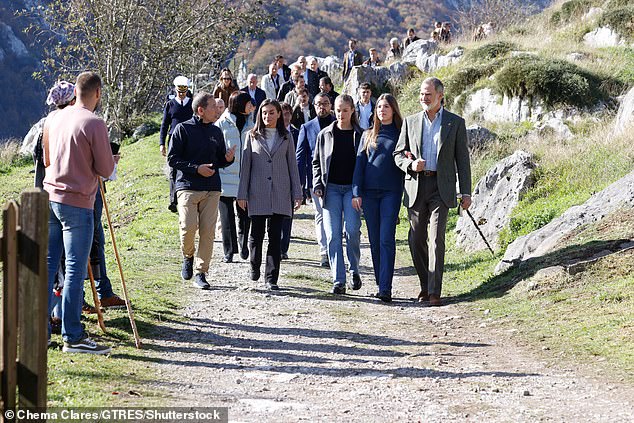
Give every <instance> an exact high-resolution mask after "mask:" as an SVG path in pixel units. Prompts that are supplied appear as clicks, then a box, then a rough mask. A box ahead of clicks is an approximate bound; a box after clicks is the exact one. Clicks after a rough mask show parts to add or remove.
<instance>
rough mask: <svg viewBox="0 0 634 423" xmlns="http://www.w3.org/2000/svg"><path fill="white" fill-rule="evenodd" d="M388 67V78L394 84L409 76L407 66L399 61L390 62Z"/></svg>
mask: <svg viewBox="0 0 634 423" xmlns="http://www.w3.org/2000/svg"><path fill="white" fill-rule="evenodd" d="M388 69H389V70H390V80H391V81H392V83H393V84H394V85H398V84H399V83H400V82H402V81H405V80H406V79H407V78H408V76H409V67H408V66H407V65H404V64H403V63H401V62H394V63H392V64H391V65H389V67H388Z"/></svg>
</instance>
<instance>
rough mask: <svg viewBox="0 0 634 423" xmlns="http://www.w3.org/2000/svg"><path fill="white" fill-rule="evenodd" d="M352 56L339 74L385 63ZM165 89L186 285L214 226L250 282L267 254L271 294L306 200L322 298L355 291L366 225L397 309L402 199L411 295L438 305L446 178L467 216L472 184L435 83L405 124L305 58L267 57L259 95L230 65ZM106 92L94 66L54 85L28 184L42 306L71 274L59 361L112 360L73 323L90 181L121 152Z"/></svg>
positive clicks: (460, 125)
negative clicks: (414, 290) (63, 356)
mask: <svg viewBox="0 0 634 423" xmlns="http://www.w3.org/2000/svg"><path fill="white" fill-rule="evenodd" d="M443 31H444V32H443ZM435 33H436V32H435ZM448 34H450V29H449V27H445V26H444V25H442V24H441V26H440V30H439V31H438V36H439V37H440V40H444V41H448V39H449V38H447V37H450V35H448ZM432 35H433V34H432ZM443 37H444V38H443ZM417 39H418V37H416V34H415V31H414V30H413V29H411V30H410V31H408V36H407V38H406V39H405V40H404V42H403V45H401V44H400V42H399V40H398V39H392V40H391V41H390V52H391V54H392V56H393V57H397V56H398V55H399V54H401V52H402V49H403V48H404V47H407V45H409V44H410V43H412V42H415V41H416V40H417ZM356 46H357V41H356V40H354V39H351V40H349V42H348V51H346V53H345V54H344V55H343V78H344V80H345V78H347V77H348V76H349V74H350V72H351V70H352V69H353V68H354V67H355V66H364V65H365V66H380V64H381V59H380V58H379V57H378V53H377V50H376V49H371V50H370V56H369V58H368V59H367V60H364V57H363V55H362V54H361V53H360V52H358V51H357V50H356ZM173 85H174V92H173V94H170V95H169V96H168V99H167V101H166V103H165V107H164V109H163V122H162V125H161V130H160V135H159V151H160V153H161V154H162V155H163V156H165V157H166V160H167V164H168V165H169V179H170V193H169V202H168V203H169V209H170V210H172V211H174V212H177V213H178V222H179V234H180V247H181V253H182V256H183V261H182V266H181V277H182V279H184V280H192V283H193V285H194V286H195V287H197V288H200V289H203V290H206V289H210V288H211V285H210V284H209V282H208V281H207V276H208V271H209V269H210V266H211V259H212V256H213V245H214V237H215V231H216V225H217V220H218V216H220V223H221V227H222V230H221V234H222V248H223V254H222V261H224V262H225V263H232V262H233V261H234V260H235V256H236V255H239V257H240V259H242V260H244V261H246V260H248V262H249V266H250V277H251V279H252V280H253V281H258V280H260V279H261V277H262V275H261V270H262V262H263V259H264V263H265V265H264V278H263V280H264V283H265V286H266V288H267V289H270V290H277V289H279V288H278V282H279V275H280V267H281V262H282V260H283V259H287V258H288V255H289V245H290V239H291V233H292V221H293V216H294V212H295V211H296V210H297V209H298V208H299V207H300V206H301V205H302V204H312V207H313V208H314V210H315V219H314V226H315V238H316V243H317V250H316V252H315V253H316V254H315V255H316V258H317V257H319V258H318V260H319V264H320V265H321V266H323V267H328V268H330V272H331V278H332V288H331V290H330V292H331V293H332V294H334V295H342V294H345V293H346V290H347V289H352V290H358V289H360V288H361V286H362V284H363V281H362V275H361V272H360V259H361V251H360V242H361V226H362V217H364V218H365V222H366V226H367V233H368V238H369V241H370V251H371V255H372V265H373V269H374V274H373V276H374V281H375V283H376V285H377V292H376V294H375V296H376V297H377V298H378V299H379V300H381V301H384V302H391V301H392V281H393V275H394V266H395V255H396V243H395V231H396V226H397V222H398V215H399V210H400V207H401V203H403V204H404V205H405V206H406V207H407V209H408V217H409V221H410V234H409V245H410V250H411V253H412V259H413V262H414V265H415V268H416V271H417V273H418V277H419V280H420V285H421V290H420V292H419V294H418V299H419V301H421V302H424V303H427V304H428V305H431V306H439V305H442V300H441V289H442V273H443V264H444V250H445V244H444V233H445V229H446V222H447V213H448V210H449V208H450V207H455V206H456V197H457V196H456V189H455V187H456V182H458V183H459V188H460V189H459V194H460V197H461V198H462V200H461V201H462V206H463V207H464V208H468V207H469V206H470V203H471V201H470V194H471V176H470V165H469V153H468V149H467V140H466V130H465V123H464V120H463V119H462V118H460V117H459V116H456V115H454V114H452V113H450V112H449V111H447V110H445V109H444V107H443V104H444V103H443V102H444V100H443V97H444V86H443V84H442V82H441V81H440V80H438V79H436V78H427V79H426V80H425V81H424V82H423V83H422V85H421V87H420V93H419V102H420V105H421V108H422V110H421V112H419V113H416V114H415V115H412V116H408V117H404V116H402V115H401V112H400V109H399V105H398V102H397V100H396V98H395V97H394V96H393V95H391V94H387V93H386V94H381V95H379V96H378V98H374V97H373V96H372V90H373V89H375V88H376V87H373V86H372V85H371V84H369V83H362V84H361V85H360V86H359V88H358V92H357V93H356V94H357V98H358V100H357V101H355V100H354V98H353V97H352V96H350V95H347V94H342V95H339V94H338V93H337V92H336V91H335V89H334V84H333V83H332V80H331V78H330V76H329V75H328V74H327V73H326V72H324V71H323V70H321V69H319V62H318V60H317V59H316V58H314V57H310V56H309V57H305V56H300V57H298V60H297V62H296V63H294V64H293V65H291V66H288V65H287V64H286V60H285V58H284V57H283V56H281V55H278V56H276V57H275V58H274V59H273V60H272V61H271V63H270V65H269V66H268V72H267V74H265V75H263V76H262V78H261V82H260V86H258V77H257V75H255V74H250V75H248V78H247V85H246V86H245V87H242V88H240V87H239V86H238V84H237V82H236V80H235V78H234V76H233V74H232V72H231V71H230V70H229V69H226V68H225V69H222V71H221V72H220V75H219V78H218V84H217V86H216V87H215V88H214V89H213V91H212V92H206V91H199V92H196V93H192V92H191V90H190V83H189V80H188V79H187V78H186V77H184V76H178V77H176V78H175V79H174V81H173ZM101 95H102V87H101V79H100V78H99V76H98V75H97V74H95V73H93V72H84V73H82V74H80V75H79V76H78V78H77V82H76V84H75V85H73V84H70V83H67V82H61V83H58V84H56V86H55V87H53V89H52V90H51V98H52V100H51V103H50V104H55V105H56V106H57V109H58V111H54V112H52V113H51V114H50V115H49V116H48V117H47V118H46V120H45V121H44V124H43V129H42V131H41V134H42V135H41V139H40V142H39V143H38V147H37V148H36V149H35V150H34V158H35V159H36V165H37V168H38V169H39V170H38V173H37V177H38V180H39V183H40V184H41V186H43V188H44V189H45V190H46V191H47V192H48V193H49V198H50V211H51V218H50V233H49V253H48V270H49V291H50V292H51V301H50V304H51V309H52V308H53V305H54V298H53V297H54V294H53V292H54V288H55V287H56V281H57V280H58V279H59V276H58V270H59V269H60V266H61V264H64V270H65V275H64V276H62V279H63V292H62V298H63V300H62V307H61V320H62V324H61V333H62V336H63V339H64V348H63V349H64V351H67V352H85V353H94V354H105V353H108V352H109V351H110V348H109V347H107V346H103V345H98V344H96V343H95V342H94V341H92V340H91V339H90V338H88V336H87V335H86V333H85V332H84V330H83V328H82V326H81V324H80V322H79V321H80V315H81V312H82V304H83V301H82V300H81V298H82V296H83V281H84V279H85V277H86V266H87V263H88V259H89V254H90V245H91V243H93V236H92V234H93V227H98V230H97V232H95V236H94V240H95V241H96V243H97V244H98V245H97V253H96V255H97V256H99V260H100V262H101V263H102V264H103V262H104V261H105V260H104V259H103V228H102V227H101V225H100V211H101V210H100V209H101V204H100V201H98V200H99V198H98V197H99V195H98V186H99V185H100V184H99V183H98V178H103V179H108V178H113V175H114V174H116V172H114V171H115V163H116V162H117V161H118V158H119V156H118V154H117V152H116V151H115V149H113V148H111V146H110V145H109V141H108V132H107V128H106V124H105V122H104V121H103V120H102V119H101V118H99V117H98V116H96V115H95V114H94V111H95V110H96V108H97V106H98V104H99V102H100V100H101ZM75 101H76V102H77V103H76V104H75V103H74V102H75ZM38 148H39V150H38ZM236 220H237V222H236ZM98 232H99V233H98ZM265 235H267V238H268V245H267V247H266V251H265V249H264V239H265ZM196 238H197V242H196ZM344 241H345V254H344ZM99 245H101V249H99ZM62 256H65V260H61V258H62ZM346 262H347V263H346ZM102 274H103V282H102V290H101V294H102V298H103V301H104V303H105V304H106V305H109V306H121V305H122V303H123V305H124V304H125V302H123V300H121V299H120V298H119V297H118V296H116V295H115V294H114V293H113V292H112V289H111V288H110V287H109V281H108V279H107V276H106V275H105V267H104V268H103V273H102ZM49 338H50V332H49Z"/></svg>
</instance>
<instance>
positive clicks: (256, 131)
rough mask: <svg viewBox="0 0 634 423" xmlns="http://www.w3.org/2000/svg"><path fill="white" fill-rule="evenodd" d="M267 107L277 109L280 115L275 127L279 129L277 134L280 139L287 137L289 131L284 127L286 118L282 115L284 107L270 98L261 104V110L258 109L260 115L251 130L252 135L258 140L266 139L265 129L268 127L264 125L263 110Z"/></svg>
mask: <svg viewBox="0 0 634 423" xmlns="http://www.w3.org/2000/svg"><path fill="white" fill-rule="evenodd" d="M247 95H248V94H247ZM266 106H274V107H275V109H277V112H278V113H279V115H280V116H279V117H278V118H277V122H276V124H275V127H276V128H277V133H278V134H279V135H280V137H285V136H286V135H287V134H288V131H287V130H286V126H284V116H283V115H282V106H280V103H279V102H278V101H277V100H272V99H270V98H267V99H266V100H264V101H263V102H262V104H260V108H259V109H258V115H257V117H256V119H255V126H254V127H253V129H252V130H251V133H252V134H253V135H254V136H255V137H256V138H264V128H266V125H265V124H264V119H262V109H264V107H266Z"/></svg>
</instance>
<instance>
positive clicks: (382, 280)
mask: <svg viewBox="0 0 634 423" xmlns="http://www.w3.org/2000/svg"><path fill="white" fill-rule="evenodd" d="M402 196H403V193H402V192H395V191H384V190H366V192H365V193H364V196H363V197H362V206H363V215H364V216H365V222H366V226H367V227H368V238H369V239H370V251H371V253H372V266H373V267H374V278H375V280H376V283H377V285H379V293H380V294H386V295H387V294H389V295H392V278H393V276H394V259H395V257H396V240H395V237H396V220H397V219H398V212H399V210H400V208H401V197H402Z"/></svg>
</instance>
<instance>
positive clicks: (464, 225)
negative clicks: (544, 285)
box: [456, 150, 535, 252]
mask: <svg viewBox="0 0 634 423" xmlns="http://www.w3.org/2000/svg"><path fill="white" fill-rule="evenodd" d="M534 169H535V163H534V162H533V158H532V156H531V155H530V154H529V153H527V152H525V151H521V150H519V151H516V152H515V153H513V154H512V155H511V156H509V157H506V158H505V159H504V160H502V161H500V162H499V163H497V164H496V165H495V166H494V167H493V168H491V169H490V170H489V171H488V172H487V174H486V175H485V176H484V177H483V178H482V179H480V181H478V183H477V184H476V187H475V189H474V191H473V196H472V199H473V205H472V206H471V208H470V209H469V211H471V214H472V215H473V218H474V219H475V221H476V222H478V225H479V226H480V229H481V230H482V233H483V234H484V236H485V238H486V239H487V241H489V244H491V247H492V248H493V249H494V250H496V251H497V250H498V249H499V235H500V231H501V230H502V229H504V228H505V227H506V226H508V224H509V222H510V215H511V212H512V211H513V208H515V206H517V203H518V202H519V201H520V199H521V197H522V195H523V194H524V193H525V192H526V190H527V189H528V188H529V187H531V186H532V185H533V184H534V182H535V180H534V178H533V170H534ZM456 244H457V245H458V246H459V247H461V248H464V249H465V250H466V251H469V252H472V251H480V250H486V249H487V246H486V244H485V243H484V241H483V240H482V238H481V237H480V234H479V233H478V231H477V229H476V228H475V225H473V222H471V219H470V218H469V216H467V214H466V213H464V214H463V215H462V216H461V217H460V218H459V219H458V223H457V224H456Z"/></svg>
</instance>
